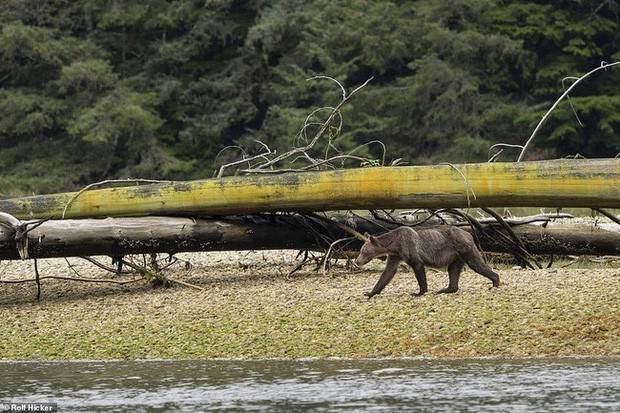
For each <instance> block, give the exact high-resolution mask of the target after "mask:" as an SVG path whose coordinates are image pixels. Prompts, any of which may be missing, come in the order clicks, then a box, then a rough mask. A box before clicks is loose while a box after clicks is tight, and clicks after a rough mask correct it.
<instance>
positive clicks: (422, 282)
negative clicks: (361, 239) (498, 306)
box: [355, 226, 499, 298]
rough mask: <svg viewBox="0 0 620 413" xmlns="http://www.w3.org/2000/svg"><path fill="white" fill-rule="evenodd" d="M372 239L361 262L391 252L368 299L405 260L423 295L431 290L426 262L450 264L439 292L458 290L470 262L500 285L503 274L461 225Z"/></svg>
mask: <svg viewBox="0 0 620 413" xmlns="http://www.w3.org/2000/svg"><path fill="white" fill-rule="evenodd" d="M366 236H367V238H368V240H367V241H366V242H365V243H364V245H363V246H362V249H361V250H360V254H359V256H358V257H357V259H356V260H355V263H356V264H357V265H364V264H366V263H367V262H369V261H370V260H372V259H373V258H375V257H378V256H382V255H387V257H388V258H387V264H386V266H385V269H384V270H383V273H382V274H381V277H380V278H379V281H377V284H376V285H375V287H374V288H373V289H372V291H371V292H369V293H365V294H364V295H366V296H367V297H368V298H371V297H372V296H374V295H377V294H380V293H381V291H383V289H384V288H385V286H386V285H388V284H389V282H390V281H391V280H392V278H393V277H394V274H396V271H397V270H398V265H399V264H400V263H401V262H402V261H404V262H406V263H407V264H409V265H410V266H411V267H412V268H413V272H414V273H415V277H416V279H417V280H418V284H419V286H420V292H419V293H417V294H413V295H415V296H420V295H422V294H424V293H426V292H427V291H428V287H427V284H426V271H425V269H424V266H425V265H428V266H430V267H435V268H437V267H439V268H441V267H446V266H447V267H448V274H449V277H450V283H449V285H448V287H446V288H444V289H442V290H440V291H438V293H454V292H456V291H458V289H459V277H460V275H461V270H462V269H463V266H464V265H465V264H467V265H468V266H469V267H470V268H471V269H472V270H474V271H476V272H477V273H478V274H482V275H484V276H485V277H487V278H488V279H489V280H491V281H492V282H493V287H497V286H499V276H498V275H497V273H495V272H494V271H493V270H492V269H491V268H490V267H489V266H488V265H487V263H486V262H485V261H484V258H483V257H482V254H481V252H480V250H478V248H477V247H476V244H475V242H474V239H473V237H472V236H471V234H470V233H469V232H467V231H465V230H462V229H460V228H458V227H451V226H439V227H436V228H427V229H415V230H414V229H411V228H409V227H399V228H396V229H394V230H392V231H390V232H388V233H386V234H383V235H380V236H378V237H373V236H370V235H368V234H366Z"/></svg>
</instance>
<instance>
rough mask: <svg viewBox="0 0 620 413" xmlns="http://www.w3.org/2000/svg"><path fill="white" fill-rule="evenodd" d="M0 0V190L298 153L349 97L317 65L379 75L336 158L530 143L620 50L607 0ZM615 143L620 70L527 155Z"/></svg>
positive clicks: (186, 170)
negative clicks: (308, 127) (311, 130)
mask: <svg viewBox="0 0 620 413" xmlns="http://www.w3.org/2000/svg"><path fill="white" fill-rule="evenodd" d="M0 3H1V5H2V7H0V28H1V30H0V36H1V39H0V197H9V196H17V195H27V194H33V193H38V194H41V193H49V192H56V191H60V190H73V189H77V188H79V187H81V186H83V185H86V184H88V183H92V182H96V181H101V180H105V179H124V178H150V179H175V180H177V179H196V178H208V177H211V176H213V173H214V171H215V170H216V169H217V167H218V166H219V165H220V164H221V163H223V162H229V161H231V160H233V159H235V158H239V157H240V156H241V155H242V154H243V153H246V154H250V153H252V151H256V150H260V149H261V148H263V147H264V145H268V146H269V148H272V149H273V150H277V151H278V152H279V153H281V152H286V151H287V150H289V149H290V148H292V147H293V146H294V145H298V144H299V142H296V140H299V139H301V137H300V136H299V135H298V132H299V131H300V129H301V128H302V126H303V125H304V122H306V119H307V118H308V117H309V116H310V115H311V114H312V116H313V117H316V118H317V119H316V120H313V119H310V121H313V122H320V121H321V120H320V118H321V117H323V121H324V120H325V119H324V118H326V115H327V114H328V113H327V112H325V110H317V109H319V108H326V107H330V106H331V107H333V106H336V105H337V104H338V103H339V102H340V100H341V98H342V96H341V95H342V91H341V89H340V88H339V87H338V85H337V84H336V83H335V82H332V81H329V80H325V79H315V80H308V78H310V77H312V76H317V75H325V76H329V77H332V78H334V79H336V80H338V81H339V82H341V83H342V85H343V86H344V87H345V88H346V89H347V90H348V91H351V90H353V89H355V88H356V87H358V86H360V85H361V84H363V83H364V82H366V81H367V80H368V79H371V78H372V79H371V80H370V82H369V83H368V84H367V85H366V86H364V88H363V89H361V90H359V91H358V92H356V94H355V95H354V96H353V97H351V99H350V101H349V102H347V104H346V105H344V106H343V107H342V119H343V125H342V129H341V131H340V132H339V136H338V138H337V140H336V141H334V143H333V145H337V146H338V148H339V150H341V151H344V152H346V151H349V150H352V149H353V148H356V147H359V146H360V145H363V144H365V143H368V142H376V141H380V142H382V143H383V145H384V146H385V153H386V155H385V157H384V156H383V155H382V151H383V149H382V145H380V144H369V145H367V146H363V147H362V148H361V149H359V150H360V151H361V153H362V154H363V155H364V156H366V157H368V158H370V159H377V163H381V162H385V163H386V164H389V163H390V162H392V161H393V160H395V159H399V158H401V159H402V161H403V162H406V163H407V164H409V165H416V164H433V163H439V162H477V161H486V160H488V159H489V148H490V147H491V145H493V144H496V143H506V144H519V145H523V144H524V143H525V141H526V140H527V138H528V137H529V136H530V134H531V132H532V130H533V129H534V128H535V126H536V125H537V124H538V122H539V121H540V119H541V117H542V116H543V115H544V114H545V112H546V111H547V110H548V108H549V107H550V106H551V105H552V104H553V102H555V100H556V99H557V98H558V97H559V96H560V95H561V94H562V93H563V91H564V88H566V87H568V86H569V85H570V84H571V80H570V78H569V79H565V78H567V77H570V76H573V77H574V76H581V75H582V74H584V73H586V72H588V71H590V70H592V69H593V68H596V67H598V66H600V65H601V62H603V61H605V62H614V61H618V60H619V59H620V50H619V45H620V30H619V21H620V3H619V2H617V1H610V0H604V1H603V0H599V1H596V0H561V1H554V2H547V1H525V0H524V1H507V0H506V1H501V0H448V1H441V2H439V1H428V0H419V1H397V0H393V1H387V0H377V1H371V0H343V1H330V0H303V1H301V0H274V1H260V0H255V1H234V0H167V1H166V0H142V1H137V0H0ZM563 79H564V81H563ZM323 146H324V147H321V148H317V149H316V150H319V151H320V150H327V148H325V146H328V145H327V144H326V143H323ZM227 147H232V148H230V149H228V150H225V151H223V152H222V150H223V149H224V148H227ZM243 151H245V152H243ZM619 152H620V68H618V67H616V68H614V69H608V70H601V71H598V72H597V73H596V74H594V75H592V76H591V77H589V78H588V79H586V80H584V81H583V82H582V83H581V84H579V85H578V86H577V87H576V88H575V91H574V93H572V94H571V99H570V101H568V100H566V101H564V102H563V103H562V104H561V105H560V106H559V107H558V108H557V110H556V111H554V112H553V115H552V116H551V117H550V118H549V120H548V122H547V123H546V124H545V126H544V128H543V129H542V130H541V131H540V133H539V135H538V136H537V138H536V142H535V147H534V148H533V149H532V150H531V151H529V153H528V156H527V157H526V159H548V158H554V157H565V156H584V157H589V158H590V157H614V156H616V155H617V154H618V153H619ZM518 154H519V151H518V150H516V149H509V150H505V151H504V152H502V154H501V155H500V156H499V157H498V160H499V161H515V160H516V158H517V156H518ZM384 158H385V159H384ZM373 164H374V163H373ZM346 166H360V164H359V162H358V164H357V165H355V164H354V163H353V164H350V165H346Z"/></svg>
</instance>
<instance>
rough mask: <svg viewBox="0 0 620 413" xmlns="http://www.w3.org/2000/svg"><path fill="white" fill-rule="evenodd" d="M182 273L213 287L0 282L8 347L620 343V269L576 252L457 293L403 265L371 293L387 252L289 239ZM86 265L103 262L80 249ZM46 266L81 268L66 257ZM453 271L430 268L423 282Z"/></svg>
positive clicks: (163, 354) (387, 348) (497, 347)
mask: <svg viewBox="0 0 620 413" xmlns="http://www.w3.org/2000/svg"><path fill="white" fill-rule="evenodd" d="M185 257H186V258H188V259H189V260H190V261H191V262H192V263H193V267H192V268H191V269H189V270H187V269H184V268H181V267H182V266H178V267H176V268H175V269H171V270H169V271H170V272H169V275H170V276H173V277H175V278H178V279H181V280H184V281H187V282H191V283H194V284H197V285H200V286H202V287H204V288H205V291H196V290H193V289H189V288H185V287H181V286H173V287H171V288H164V289H157V290H152V289H151V288H150V287H148V286H146V285H144V283H136V284H130V285H127V286H123V287H119V286H115V285H101V284H80V283H76V282H67V281H60V280H45V281H44V283H43V296H42V301H41V302H39V303H37V302H35V301H34V297H35V288H34V286H33V285H32V284H29V285H25V284H20V285H15V284H0V316H1V317H2V324H1V325H0V337H1V338H2V339H1V340H0V359H135V358H193V357H198V358H203V357H204V358H212V357H287V358H288V357H290V358H297V357H351V358H361V357H442V358H443V357H451V358H461V357H487V356H491V357H524V356H525V357H530V356H532V357H535V356H567V355H616V356H618V355H620V304H619V301H620V300H619V297H620V269H619V268H614V267H613V266H606V265H597V266H596V268H583V266H582V265H580V264H579V263H577V264H574V265H571V266H570V267H567V268H560V269H557V270H539V271H531V270H514V269H502V268H500V269H499V270H498V272H499V274H500V277H501V280H502V285H501V287H500V288H499V289H494V290H489V288H488V287H489V284H490V283H489V282H488V280H486V279H485V278H483V277H482V276H479V275H477V274H475V273H473V272H471V271H470V270H467V271H466V272H464V273H463V276H462V277H461V290H460V291H459V292H458V293H456V294H451V295H443V294H442V295H435V294H428V295H426V296H424V297H421V298H413V297H411V296H409V293H410V292H413V291H414V290H417V285H415V280H414V277H413V274H412V273H410V272H404V271H403V270H401V272H400V273H399V274H398V275H397V276H396V277H395V280H394V281H393V282H392V283H391V284H390V285H389V286H388V287H387V288H386V290H385V291H384V292H383V294H381V295H379V296H376V297H374V298H373V299H371V300H367V299H366V298H365V297H364V296H363V295H362V293H363V292H364V291H369V290H370V289H371V288H372V286H373V285H374V283H375V282H376V280H377V277H378V275H379V272H380V271H381V269H382V266H383V263H382V262H379V261H374V262H372V263H371V264H369V265H368V268H367V269H365V271H363V272H359V273H351V272H348V271H346V270H345V269H344V268H336V269H335V270H333V271H332V272H331V273H330V274H329V275H322V274H321V273H320V272H315V271H314V269H313V268H312V267H313V266H311V265H309V266H306V267H304V269H303V270H302V271H300V272H298V273H295V275H294V276H293V277H287V273H288V271H289V270H290V269H291V268H293V267H294V259H295V253H294V252H253V253H209V254H207V253H200V254H187V255H185ZM70 262H72V263H74V264H76V267H75V270H76V271H78V272H79V273H80V274H81V275H84V276H103V275H104V274H103V273H102V270H99V269H96V268H93V267H92V266H90V265H89V264H87V263H80V261H79V260H77V259H71V260H70ZM40 271H41V273H42V275H43V274H52V273H53V274H57V275H74V274H73V273H71V270H69V269H68V266H67V263H66V262H65V261H64V260H46V261H42V262H41V264H40ZM32 274H33V270H32V263H29V262H26V263H22V262H2V263H0V277H2V278H3V279H6V278H11V277H12V278H20V277H23V276H28V277H30V276H32ZM445 284H447V274H445V273H444V272H434V271H429V287H430V289H431V291H432V290H438V289H440V288H442V287H444V286H445Z"/></svg>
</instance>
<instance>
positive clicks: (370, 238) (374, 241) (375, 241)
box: [368, 235, 378, 245]
mask: <svg viewBox="0 0 620 413" xmlns="http://www.w3.org/2000/svg"><path fill="white" fill-rule="evenodd" d="M368 239H369V240H370V243H371V244H374V245H377V244H378V242H377V237H373V236H372V235H369V236H368Z"/></svg>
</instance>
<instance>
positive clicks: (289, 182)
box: [0, 159, 620, 219]
mask: <svg viewBox="0 0 620 413" xmlns="http://www.w3.org/2000/svg"><path fill="white" fill-rule="evenodd" d="M477 206H483V207H494V206H499V207H509V206H534V207H587V208H592V207H599V208H620V160H618V159H587V160H554V161H538V162H520V163H479V164H461V165H435V166H411V167H380V168H361V169H343V170H335V171H325V172H300V173H286V174H279V175H266V176H265V175H261V176H237V177H227V178H221V179H207V180H199V181H189V182H169V183H157V184H149V185H140V186H130V187H129V186H125V187H117V188H107V189H92V190H86V191H82V192H79V193H75V192H74V193H63V194H53V195H39V196H33V197H27V198H17V199H6V200H0V211H2V212H6V213H8V214H11V215H13V216H14V217H17V218H19V219H32V218H54V219H59V218H97V217H119V216H145V215H183V214H185V215H196V214H203V215H212V216H213V215H232V214H254V213H261V212H298V211H327V210H353V209H395V208H413V207H416V208H450V207H451V208H467V207H477Z"/></svg>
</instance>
